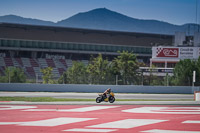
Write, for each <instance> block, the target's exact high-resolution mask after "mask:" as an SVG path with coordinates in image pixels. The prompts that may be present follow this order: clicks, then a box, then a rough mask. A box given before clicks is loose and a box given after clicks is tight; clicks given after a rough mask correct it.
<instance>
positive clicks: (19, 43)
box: [0, 39, 152, 54]
mask: <svg viewBox="0 0 200 133" xmlns="http://www.w3.org/2000/svg"><path fill="white" fill-rule="evenodd" d="M0 46H5V47H18V48H40V49H62V50H81V51H99V52H117V51H129V52H134V53H137V54H151V52H152V51H151V48H145V47H128V46H116V45H115V46H113V45H96V44H95V45H94V44H78V43H61V42H42V41H26V40H6V39H0Z"/></svg>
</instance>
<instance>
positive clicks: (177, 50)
mask: <svg viewBox="0 0 200 133" xmlns="http://www.w3.org/2000/svg"><path fill="white" fill-rule="evenodd" d="M199 56H200V47H153V48H152V58H168V59H169V58H178V59H198V57H199Z"/></svg>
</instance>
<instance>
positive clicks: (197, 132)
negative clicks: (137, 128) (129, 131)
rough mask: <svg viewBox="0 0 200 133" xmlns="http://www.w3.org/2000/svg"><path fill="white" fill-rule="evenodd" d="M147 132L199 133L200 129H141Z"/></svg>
mask: <svg viewBox="0 0 200 133" xmlns="http://www.w3.org/2000/svg"><path fill="white" fill-rule="evenodd" d="M141 132H145V133H199V131H176V130H159V129H153V130H147V131H141Z"/></svg>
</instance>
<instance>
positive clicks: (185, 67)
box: [172, 59, 198, 86]
mask: <svg viewBox="0 0 200 133" xmlns="http://www.w3.org/2000/svg"><path fill="white" fill-rule="evenodd" d="M196 64H198V63H196V62H195V61H193V60H190V59H184V60H180V61H179V62H178V63H177V64H176V66H175V68H174V71H173V74H174V76H173V77H172V83H173V84H174V85H183V86H185V85H186V86H190V85H192V77H193V71H197V65H196Z"/></svg>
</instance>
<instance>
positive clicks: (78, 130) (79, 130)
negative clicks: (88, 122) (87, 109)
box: [63, 128, 116, 133]
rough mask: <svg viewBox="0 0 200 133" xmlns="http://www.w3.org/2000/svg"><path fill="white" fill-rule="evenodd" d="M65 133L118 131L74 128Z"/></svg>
mask: <svg viewBox="0 0 200 133" xmlns="http://www.w3.org/2000/svg"><path fill="white" fill-rule="evenodd" d="M63 131H71V132H95V133H96V132H112V131H116V129H86V128H74V129H68V130H63Z"/></svg>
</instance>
